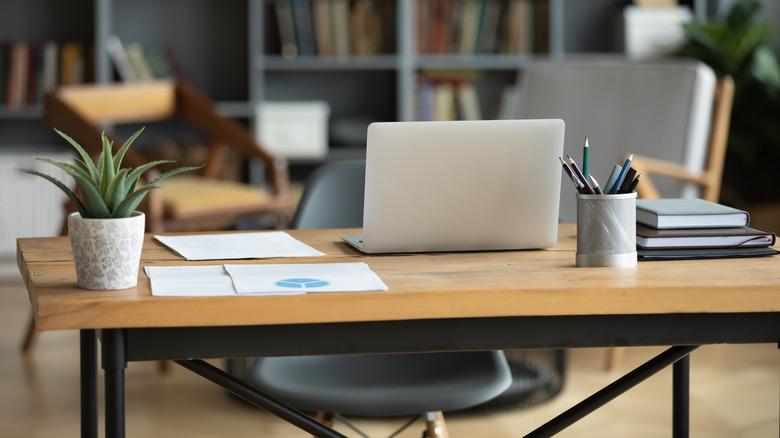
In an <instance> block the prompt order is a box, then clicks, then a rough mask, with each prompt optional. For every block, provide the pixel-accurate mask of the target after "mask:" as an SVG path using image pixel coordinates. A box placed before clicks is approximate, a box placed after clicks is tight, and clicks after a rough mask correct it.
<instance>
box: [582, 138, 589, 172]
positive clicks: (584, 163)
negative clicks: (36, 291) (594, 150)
mask: <svg viewBox="0 0 780 438" xmlns="http://www.w3.org/2000/svg"><path fill="white" fill-rule="evenodd" d="M589 151H590V145H588V137H585V146H583V147H582V174H583V175H586V176H587V175H588V152H589Z"/></svg>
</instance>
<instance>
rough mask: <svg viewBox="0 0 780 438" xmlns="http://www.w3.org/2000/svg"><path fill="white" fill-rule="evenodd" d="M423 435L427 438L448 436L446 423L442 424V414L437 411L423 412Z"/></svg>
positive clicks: (447, 437) (444, 437) (446, 437)
mask: <svg viewBox="0 0 780 438" xmlns="http://www.w3.org/2000/svg"><path fill="white" fill-rule="evenodd" d="M425 424H426V429H425V436H426V437H428V438H449V437H450V434H449V433H448V432H447V425H446V424H444V415H443V414H442V413H441V411H439V412H428V413H426V414H425Z"/></svg>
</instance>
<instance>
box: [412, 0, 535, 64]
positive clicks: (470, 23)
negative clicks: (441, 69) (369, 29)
mask: <svg viewBox="0 0 780 438" xmlns="http://www.w3.org/2000/svg"><path fill="white" fill-rule="evenodd" d="M548 3H549V0H462V1H454V0H418V1H417V2H416V6H415V14H416V22H415V26H416V30H417V31H416V34H417V38H416V44H417V53H420V54H434V55H453V54H457V55H498V54H523V53H530V52H532V51H537V52H546V51H548V46H549V42H548V39H549V37H548V35H547V32H548V30H549V27H548V25H547V23H546V22H545V21H546V20H549V4H548Z"/></svg>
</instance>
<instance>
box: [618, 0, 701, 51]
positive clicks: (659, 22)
mask: <svg viewBox="0 0 780 438" xmlns="http://www.w3.org/2000/svg"><path fill="white" fill-rule="evenodd" d="M692 19H693V13H692V12H691V10H690V9H689V8H688V7H686V6H679V7H674V8H664V7H643V8H640V7H636V6H626V8H625V9H624V11H623V20H624V23H623V25H624V34H625V35H624V38H625V41H624V43H625V50H626V54H627V55H628V56H630V57H633V58H648V57H653V56H661V55H666V54H668V53H670V52H672V51H674V50H675V49H677V48H678V47H680V46H681V45H682V44H683V43H684V42H685V40H686V37H685V32H684V31H683V27H682V25H683V23H686V22H689V21H691V20H692Z"/></svg>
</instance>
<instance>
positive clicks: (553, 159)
mask: <svg viewBox="0 0 780 438" xmlns="http://www.w3.org/2000/svg"><path fill="white" fill-rule="evenodd" d="M563 137H564V123H563V121H562V120H488V121H451V122H382V123H372V124H371V125H370V126H369V127H368V141H367V153H366V187H365V206H364V212H363V251H365V252H369V253H378V252H422V251H468V250H495V249H530V248H547V247H552V246H554V245H555V243H556V238H557V229H558V227H557V223H558V201H559V196H560V181H561V178H560V174H561V166H560V162H559V161H558V157H559V156H560V155H561V154H562V151H563Z"/></svg>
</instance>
